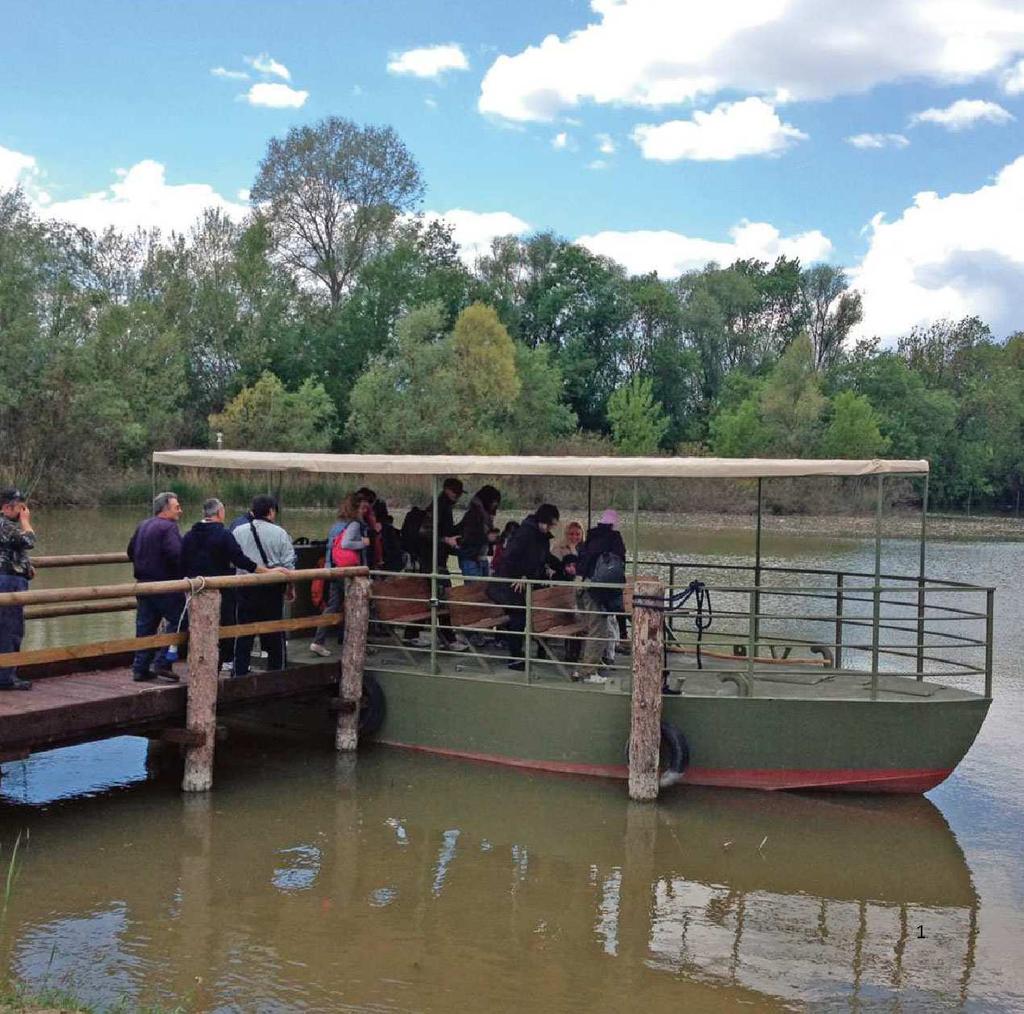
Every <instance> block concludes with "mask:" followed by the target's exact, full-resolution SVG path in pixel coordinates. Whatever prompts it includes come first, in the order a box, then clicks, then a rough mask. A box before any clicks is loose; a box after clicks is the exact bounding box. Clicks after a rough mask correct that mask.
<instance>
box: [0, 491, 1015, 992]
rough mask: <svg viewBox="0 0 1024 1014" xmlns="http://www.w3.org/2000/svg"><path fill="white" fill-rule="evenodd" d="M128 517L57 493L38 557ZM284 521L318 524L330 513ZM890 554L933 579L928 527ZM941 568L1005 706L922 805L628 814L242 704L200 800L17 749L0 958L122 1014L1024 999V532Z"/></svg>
mask: <svg viewBox="0 0 1024 1014" xmlns="http://www.w3.org/2000/svg"><path fill="white" fill-rule="evenodd" d="M135 520H136V518H135V516H134V512H130V511H120V510H118V511H112V512H105V513H103V514H100V513H98V512H85V511H83V512H75V513H70V512H68V513H60V512H55V511H54V512H44V511H40V512H38V515H37V517H36V522H37V527H38V529H39V531H40V533H41V536H42V537H41V539H40V546H39V551H40V552H46V553H63V552H86V551H109V550H113V549H120V548H122V547H123V545H124V543H125V542H126V540H127V535H128V534H129V533H130V531H131V527H132V524H133V522H134V521H135ZM284 520H285V523H286V526H287V527H288V528H289V530H290V531H291V532H292V534H293V535H302V534H305V535H309V536H316V535H318V534H319V530H320V528H322V527H323V526H324V523H325V521H326V520H328V516H327V515H325V514H317V513H315V512H301V513H300V512H295V513H292V514H291V515H290V516H288V517H286V518H285V519H284ZM642 548H643V551H644V554H658V553H669V552H673V553H683V554H686V555H687V556H688V557H691V558H693V557H698V556H699V557H700V558H701V559H703V560H705V561H706V562H719V563H725V562H734V563H745V562H747V561H748V560H749V554H750V552H751V549H752V539H751V536H750V535H749V534H748V533H742V532H721V531H717V532H702V531H699V530H679V529H676V528H673V527H671V526H665V525H660V524H659V525H658V526H645V527H644V528H643V529H642ZM873 551H874V546H873V543H871V542H870V541H864V540H861V539H821V538H799V537H796V536H792V535H787V536H782V535H777V534H774V533H772V532H771V530H770V522H769V530H768V532H767V533H766V537H765V556H766V559H767V561H768V562H771V563H775V564H779V565H791V566H799V567H823V568H829V569H844V570H852V569H861V570H870V569H871V567H872V565H873ZM884 552H885V568H886V570H889V571H892V572H895V573H906V574H913V573H915V572H916V565H917V555H916V554H917V549H916V546H915V545H914V544H913V543H912V542H909V541H903V540H891V541H888V540H887V541H886V543H885V546H884ZM929 561H930V562H929V567H928V571H929V573H930V574H931V575H933V576H937V577H948V578H953V579H957V580H965V581H973V582H977V583H979V584H986V585H988V584H991V585H994V586H995V587H996V588H997V589H998V591H997V618H996V629H995V637H996V656H995V686H996V692H995V703H994V704H993V707H992V711H991V713H990V715H989V717H988V720H987V721H986V723H985V726H984V728H983V730H982V732H981V735H980V736H979V738H978V740H977V742H976V743H975V745H974V747H973V748H972V750H971V751H970V753H969V754H968V756H967V757H966V759H965V760H964V762H963V763H962V764H961V765H960V767H959V768H958V769H957V771H956V772H955V773H954V774H953V775H952V776H951V777H950V778H949V779H948V780H947V781H946V782H945V783H944V784H943V785H941V786H939V787H938V788H937V789H936V790H934V791H933V792H931V793H929V795H928V796H927V797H924V798H916V797H915V798H893V799H883V798H877V797H870V798H865V797H860V798H858V797H840V796H825V795H805V794H799V795H798V794H778V795H771V794H762V793H749V792H729V791H715V790H700V789H694V788H682V789H677V790H673V791H672V792H671V793H669V794H666V795H665V796H664V797H663V799H662V801H661V802H660V803H659V804H658V805H657V806H656V807H636V806H630V805H628V804H627V802H626V799H625V795H624V790H623V788H622V786H620V785H619V784H616V783H605V782H601V781H591V780H585V779H567V778H558V777H550V776H540V775H529V774H523V773H521V772H516V771H508V770H504V769H500V768H494V767H487V766H481V765H473V764H466V763H461V762H457V761H449V760H442V759H435V758H429V757H424V756H418V755H413V754H408V753H404V752H401V751H396V750H390V749H387V748H380V747H378V748H372V747H371V748H370V749H368V750H366V751H364V752H361V753H360V755H359V757H358V760H357V761H356V762H355V763H352V762H350V761H348V760H345V759H341V760H339V759H338V758H337V757H336V755H335V754H334V752H333V749H332V744H331V743H330V742H328V741H324V742H318V741H311V739H310V737H308V736H305V737H297V736H296V735H295V734H294V733H289V732H286V731H285V730H281V729H274V728H273V715H272V713H271V714H267V713H265V712H264V713H262V714H251V715H247V716H245V717H244V718H241V719H239V720H238V721H236V722H234V723H233V724H232V729H231V735H230V738H229V740H228V741H227V742H226V743H224V744H223V745H222V746H221V747H220V748H219V751H218V761H217V771H216V785H215V789H214V791H213V793H212V794H210V795H209V796H208V797H202V798H198V797H191V798H186V797H184V796H183V795H182V794H181V792H180V791H179V788H178V783H179V778H180V772H179V771H178V769H177V764H176V760H175V758H174V757H173V756H168V755H166V754H160V753H156V752H154V751H152V750H147V744H146V742H145V741H144V740H140V739H135V738H129V737H122V738H119V739H115V740H110V741H107V742H104V743H99V744H90V745H86V746H81V747H74V748H70V749H67V750H60V751H54V752H52V753H49V754H43V755H39V756H36V757H33V758H31V759H30V760H28V761H23V762H15V763H8V764H5V765H3V780H2V782H0V848H2V852H0V874H2V875H4V876H5V875H6V871H7V860H8V859H9V857H10V854H11V849H12V847H13V845H14V842H15V839H16V838H18V836H19V835H20V838H21V841H20V845H19V852H18V863H17V869H16V878H15V880H14V884H13V888H12V890H11V892H10V900H9V903H8V906H7V912H6V917H5V919H4V921H3V923H2V924H0V925H2V929H0V961H2V962H3V967H4V968H6V969H9V971H10V972H11V973H12V974H13V975H15V976H17V977H18V978H20V979H21V980H23V981H26V982H27V983H29V984H32V985H35V986H61V987H64V988H71V989H73V990H74V991H75V992H77V993H78V995H80V996H81V997H83V998H84V999H86V1000H88V1001H90V1002H93V1003H96V1004H99V1005H111V1004H115V1003H121V1004H123V1005H124V1006H125V1007H127V1008H128V1009H132V1008H134V1007H136V1006H139V1005H142V1004H146V1003H160V1004H163V1005H165V1006H174V1005H176V1004H181V1005H182V1006H184V1007H187V1008H188V1009H194V1010H204V1011H205V1010H224V1011H227V1010H244V1011H250V1010H259V1011H279V1010H280V1011H283V1010H316V1011H335V1010H369V1011H450V1010H465V1009H473V1010H488V1011H490V1010H496V1011H497V1010H502V1011H503V1010H510V1011H511V1010H544V1011H562V1010H564V1011H570V1010H587V1009H589V1010H622V1009H644V1010H648V1011H652V1010H656V1011H661V1010H665V1011H668V1010H679V1009H685V1008H689V1009H696V1010H710V1011H715V1010H733V1009H735V1008H736V1007H739V1006H746V1007H750V1008H753V1009H775V1008H802V1007H813V1008H816V1009H818V1008H822V1009H844V1010H845V1009H857V1010H859V1009H865V1010H872V1009H884V1010H943V1009H951V1010H952V1009H956V1010H961V1009H966V1010H1006V1011H1015V1010H1020V1009H1022V1008H1024V969H1022V968H1021V965H1020V954H1021V953H1022V952H1024V875H1022V872H1021V871H1022V869H1024V864H1022V860H1024V846H1022V837H1024V835H1022V830H1024V775H1022V764H1021V760H1020V757H1021V752H1022V747H1024V742H1022V739H1021V733H1020V718H1019V716H1020V714H1021V708H1022V705H1024V679H1022V677H1021V671H1020V661H1019V660H1020V658H1021V652H1022V649H1024V605H1022V603H1021V600H1020V578H1019V575H1020V573H1021V569H1022V566H1024V544H1021V543H1019V542H1018V543H1010V542H997V541H985V542H979V541H975V542H969V541H960V542H949V541H947V542H934V543H932V544H931V546H930V550H929ZM124 574H125V571H124V569H123V568H119V567H104V568H80V569H77V570H73V571H71V570H69V571H60V572H58V571H48V572H44V573H43V574H41V576H40V578H39V582H38V586H40V587H41V586H44V585H47V586H49V585H53V584H68V583H72V582H73V583H85V582H90V583H105V582H109V581H111V580H117V579H119V578H121V577H123V576H124ZM130 632H131V617H130V615H106V616H97V617H88V618H77V619H73V620H69V619H61V620H51V621H38V622H36V623H34V624H32V629H31V631H30V635H29V638H28V640H27V642H26V647H29V646H38V645H41V644H57V643H70V642H73V641H75V640H83V639H98V638H100V637H105V636H115V635H118V634H121V633H130ZM910 734H912V733H910ZM2 899H3V891H2V885H0V908H2V906H3V900H2Z"/></svg>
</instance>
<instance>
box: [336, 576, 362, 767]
mask: <svg viewBox="0 0 1024 1014" xmlns="http://www.w3.org/2000/svg"><path fill="white" fill-rule="evenodd" d="M369 626H370V579H369V578H368V577H349V578H346V579H345V637H344V640H343V641H342V645H341V692H340V693H339V694H338V696H339V697H340V698H341V707H340V708H339V709H338V731H337V733H336V734H335V737H334V745H335V747H336V748H337V749H338V750H355V749H356V747H357V746H358V745H359V701H360V699H361V698H362V696H363V666H364V665H365V664H366V634H367V629H368V628H369Z"/></svg>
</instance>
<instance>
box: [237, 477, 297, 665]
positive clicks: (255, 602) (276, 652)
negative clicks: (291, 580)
mask: <svg viewBox="0 0 1024 1014" xmlns="http://www.w3.org/2000/svg"><path fill="white" fill-rule="evenodd" d="M279 512H280V504H279V503H278V502H277V499H276V498H275V497H273V496H270V495H269V494H266V493H261V494H260V495H259V496H256V497H253V501H252V506H251V507H250V509H249V520H248V522H247V523H246V524H244V525H240V526H239V527H238V528H236V529H235V532H234V535H235V538H236V539H237V540H238V544H239V546H241V548H242V552H243V553H244V554H245V555H246V556H247V557H249V559H250V560H258V561H259V562H261V563H262V564H263V566H264V567H269V568H283V569H284V570H294V569H295V547H294V546H293V545H292V539H291V536H290V535H289V534H288V533H287V532H286V531H285V530H284V529H283V528H282V527H281V526H280V525H279V524H277V517H278V514H279ZM287 591H288V592H290V591H291V589H287ZM285 595H286V587H285V586H284V585H283V584H268V585H258V586H256V587H253V588H239V589H238V622H239V623H257V622H259V621H262V620H280V619H281V618H282V617H283V616H284V600H285ZM252 642H253V635H251V634H248V635H246V636H245V637H239V638H238V639H237V640H236V641H235V676H236V677H238V676H247V675H248V674H249V667H250V664H251V661H252ZM260 642H261V644H262V645H263V650H264V651H266V653H267V669H268V671H270V672H274V671H276V670H278V669H283V668H284V663H285V640H284V632H283V631H275V632H272V633H264V634H260Z"/></svg>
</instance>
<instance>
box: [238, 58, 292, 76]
mask: <svg viewBox="0 0 1024 1014" xmlns="http://www.w3.org/2000/svg"><path fill="white" fill-rule="evenodd" d="M242 59H243V60H244V61H245V62H246V63H247V64H248V65H249V66H250V67H252V69H253V70H255V71H257V72H259V73H260V74H266V75H267V76H268V77H280V78H284V80H285V81H291V79H292V74H291V71H290V70H289V69H288V68H287V67H286V66H285V65H284V64H283V63H278V62H277V60H275V59H274V58H273V57H272V56H271V55H270V54H269V53H260V55H259V56H243V57H242Z"/></svg>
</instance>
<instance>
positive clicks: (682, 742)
mask: <svg viewBox="0 0 1024 1014" xmlns="http://www.w3.org/2000/svg"><path fill="white" fill-rule="evenodd" d="M660 753H661V756H660V759H659V762H658V770H659V771H660V772H661V773H660V775H659V776H658V785H659V786H660V787H661V788H663V789H667V788H669V786H672V785H676V784H678V783H679V782H680V781H682V778H683V774H684V773H685V771H686V769H687V768H688V767H689V766H690V747H689V744H688V743H687V742H686V737H685V736H684V735H683V733H682V730H681V729H680V728H679V727H678V726H675V725H673V724H672V723H671V722H665V721H662V723H661V751H660ZM626 763H627V764H628V763H629V743H628V742H627V743H626Z"/></svg>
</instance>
